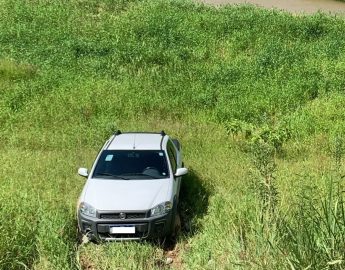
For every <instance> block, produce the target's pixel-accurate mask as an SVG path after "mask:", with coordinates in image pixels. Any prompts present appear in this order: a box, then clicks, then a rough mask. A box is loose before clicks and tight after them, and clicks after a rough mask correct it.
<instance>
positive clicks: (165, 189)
mask: <svg viewBox="0 0 345 270" xmlns="http://www.w3.org/2000/svg"><path fill="white" fill-rule="evenodd" d="M170 181H171V179H168V178H167V179H154V180H109V179H106V180H105V179H90V180H89V181H88V184H87V187H86V190H85V193H84V196H83V197H84V198H83V201H84V202H86V203H88V204H90V205H92V206H93V207H95V208H96V209H97V210H104V211H107V210H108V211H109V210H110V211H111V210H112V211H124V210H129V211H131V210H139V211H140V210H148V209H151V208H152V207H154V206H156V205H157V204H159V203H162V202H164V201H168V200H170V196H169V194H170V192H171V191H170Z"/></svg>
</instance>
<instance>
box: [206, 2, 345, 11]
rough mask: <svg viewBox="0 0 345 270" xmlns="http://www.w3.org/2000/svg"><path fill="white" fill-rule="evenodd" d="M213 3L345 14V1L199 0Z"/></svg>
mask: <svg viewBox="0 0 345 270" xmlns="http://www.w3.org/2000/svg"><path fill="white" fill-rule="evenodd" d="M199 1H201V2H204V3H207V4H211V5H226V4H253V5H257V6H261V7H264V8H276V9H281V10H285V11H289V12H292V13H296V14H297V13H298V14H300V13H306V14H310V13H315V12H317V11H322V12H325V13H333V14H337V13H338V14H342V15H344V14H345V2H341V1H334V0H199Z"/></svg>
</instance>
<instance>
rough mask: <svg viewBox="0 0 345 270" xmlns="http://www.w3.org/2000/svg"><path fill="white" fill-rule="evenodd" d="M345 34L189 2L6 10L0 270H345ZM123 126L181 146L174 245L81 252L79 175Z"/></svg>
mask: <svg viewBox="0 0 345 270" xmlns="http://www.w3.org/2000/svg"><path fill="white" fill-rule="evenodd" d="M344 26H345V22H344V20H343V18H339V17H331V16H328V15H324V14H321V13H318V14H315V15H312V16H299V17H295V16H292V15H290V14H287V13H282V12H278V11H266V10H262V9H256V8H253V7H250V6H233V7H231V6H228V7H223V8H213V7H209V6H203V5H200V4H196V3H193V2H189V1H125V0H121V1H120V0H119V1H106V0H104V1H92V0H87V1H74V0H71V1H48V0H44V1H26V0H9V1H0V29H1V31H0V97H1V98H0V138H1V140H0V149H1V153H0V162H1V166H0V175H1V177H0V183H1V187H2V188H1V189H0V232H1V235H2V240H1V241H0V269H25V268H29V269H78V268H82V269H87V268H88V267H89V268H93V269H109V268H119V269H122V268H127V269H159V268H161V269H162V268H163V269H164V268H177V269H180V268H182V269H205V268H206V269H289V268H290V269H304V268H307V267H309V268H310V269H321V268H324V269H342V268H344V261H343V260H344V251H343V250H344V246H343V243H344V241H343V232H344V223H345V220H344V215H343V208H344V202H343V195H342V194H343V193H342V191H343V184H342V181H343V175H344V165H343V143H342V139H343V136H344V131H345V130H344V127H345V125H344V119H345V118H344V116H345V110H344V106H343V103H344V89H345V80H344V74H345V54H344V52H345V43H344V40H345V31H344V29H345V28H344ZM118 128H119V129H122V130H161V129H164V130H166V132H168V133H169V134H171V135H172V136H176V137H178V138H180V140H181V141H182V143H183V146H184V156H185V164H186V166H187V167H189V168H190V169H191V172H192V173H191V174H190V175H189V176H188V177H186V178H185V179H183V181H184V183H183V187H182V202H181V211H182V213H181V215H182V221H183V231H182V234H181V236H180V237H179V238H178V239H177V242H176V245H175V247H171V246H167V245H161V244H156V243H142V244H138V243H127V244H118V243H117V244H106V245H100V246H97V245H93V244H89V245H86V246H83V245H82V246H79V245H78V242H77V235H76V220H75V210H76V209H75V207H76V201H77V198H78V195H79V193H80V192H81V189H82V187H83V185H84V181H83V179H80V178H78V176H77V175H76V170H77V168H78V167H79V166H88V167H90V166H91V164H92V161H93V159H94V157H95V155H96V153H97V150H98V149H99V147H100V146H101V145H102V143H103V142H104V140H105V139H106V138H107V137H108V136H109V135H110V134H111V133H112V132H113V131H114V130H116V129H118ZM169 256H170V257H173V258H174V261H173V263H172V265H165V260H166V258H167V257H169Z"/></svg>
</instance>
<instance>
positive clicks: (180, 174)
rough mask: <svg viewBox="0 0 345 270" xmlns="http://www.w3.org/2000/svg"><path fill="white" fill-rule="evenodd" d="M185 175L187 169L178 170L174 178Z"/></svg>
mask: <svg viewBox="0 0 345 270" xmlns="http://www.w3.org/2000/svg"><path fill="white" fill-rule="evenodd" d="M187 173H188V169H187V168H178V169H177V170H176V173H175V176H176V177H179V176H182V175H186V174H187Z"/></svg>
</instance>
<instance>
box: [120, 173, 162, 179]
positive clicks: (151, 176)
mask: <svg viewBox="0 0 345 270" xmlns="http://www.w3.org/2000/svg"><path fill="white" fill-rule="evenodd" d="M125 175H128V176H132V175H133V176H137V175H138V176H147V177H150V178H153V179H161V178H162V177H157V176H153V175H150V174H146V173H126V174H125Z"/></svg>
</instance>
